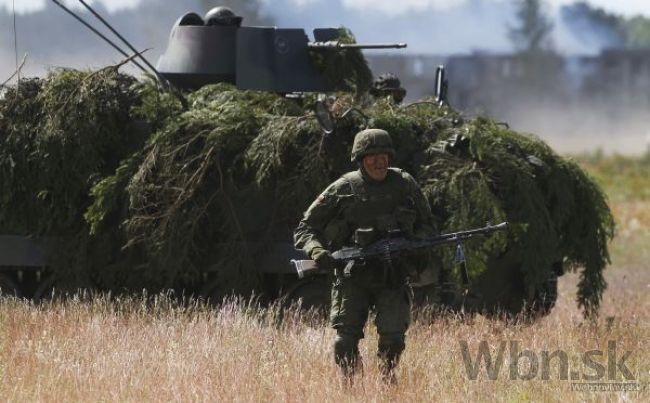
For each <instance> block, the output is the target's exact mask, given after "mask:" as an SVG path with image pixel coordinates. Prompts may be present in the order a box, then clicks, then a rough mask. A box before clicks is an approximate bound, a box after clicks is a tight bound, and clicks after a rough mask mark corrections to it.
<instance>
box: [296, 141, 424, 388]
mask: <svg viewBox="0 0 650 403" xmlns="http://www.w3.org/2000/svg"><path fill="white" fill-rule="evenodd" d="M368 132H370V134H373V133H375V134H376V133H377V132H383V133H385V137H384V138H383V139H384V140H385V138H386V137H387V138H388V140H390V137H389V136H388V134H387V133H386V132H384V131H378V130H367V131H363V132H360V133H359V134H358V135H357V136H356V138H355V147H353V160H356V161H360V160H361V158H362V157H363V156H365V155H367V154H370V153H373V152H374V153H387V154H390V155H393V154H394V151H393V150H392V143H390V147H388V146H387V145H386V144H383V146H385V147H382V144H378V142H377V141H374V142H373V139H372V138H371V139H370V140H368V139H367V138H366V140H368V141H367V144H361V145H359V144H358V143H359V142H363V140H364V139H363V138H361V139H360V136H361V137H363V134H364V133H365V134H368ZM379 134H380V135H381V134H382V133H379ZM366 137H367V136H366ZM370 137H372V136H370ZM380 137H381V136H380ZM380 140H382V138H380ZM379 143H381V141H380V142H379ZM355 148H356V149H357V150H356V151H357V152H356V153H355V151H354V150H355ZM359 150H361V151H359ZM359 228H373V229H374V230H375V232H376V237H377V238H379V237H383V236H385V235H386V234H387V232H388V231H389V230H395V229H399V230H401V231H403V233H404V234H405V235H406V236H409V237H427V236H430V235H431V233H432V228H431V211H430V209H429V205H428V203H427V201H426V199H425V197H424V195H423V194H422V192H421V190H420V188H419V186H418V184H417V182H416V181H415V180H414V179H413V177H412V176H411V175H409V174H408V173H407V172H405V171H402V170H400V169H397V168H389V170H388V174H387V176H386V178H385V179H384V180H383V181H381V182H377V181H374V180H373V179H371V178H370V177H369V176H368V175H367V174H366V173H365V172H364V170H363V168H361V167H360V169H359V170H358V171H354V172H349V173H347V174H345V175H343V176H342V177H341V178H339V179H338V180H337V181H335V182H334V183H332V184H331V185H330V186H328V187H327V189H325V191H324V192H323V193H322V194H321V195H320V196H319V197H318V198H317V199H316V200H315V201H314V202H313V203H312V205H311V206H310V207H309V209H308V210H307V211H306V212H305V215H304V218H303V219H302V221H301V222H300V224H299V225H298V228H297V229H296V231H295V234H294V239H295V245H296V247H297V248H302V249H303V250H304V251H305V252H306V253H307V254H308V255H309V256H310V257H311V258H312V259H314V260H316V261H317V262H318V261H319V259H318V257H319V254H320V253H322V252H323V251H335V250H338V249H340V248H341V247H342V246H344V245H351V244H353V243H354V240H353V238H354V234H355V230H357V229H359ZM416 269H417V267H414V265H413V264H408V259H398V260H396V261H394V263H393V264H392V265H391V266H388V265H386V264H385V263H383V262H381V261H379V260H376V259H369V260H367V261H366V262H365V265H360V264H359V265H355V266H354V267H353V268H352V271H351V275H350V276H349V277H346V276H344V275H343V273H342V272H341V271H342V270H341V267H337V268H336V275H335V281H334V284H333V286H332V306H331V311H330V320H331V323H332V326H333V327H334V328H335V329H336V331H337V336H336V339H335V342H334V354H335V360H336V362H337V364H339V365H340V366H341V367H342V369H343V370H344V373H346V374H350V373H351V371H354V369H355V366H356V365H357V364H359V363H360V362H359V350H358V343H359V340H360V339H361V338H363V328H364V325H365V323H366V320H367V318H368V311H369V309H370V308H371V307H374V309H375V311H376V319H375V325H376V326H377V332H378V334H379V343H378V344H379V345H378V355H379V357H380V358H381V362H382V372H383V373H384V374H389V373H390V375H391V376H392V372H393V371H392V370H393V369H394V367H395V365H396V364H397V361H398V359H399V356H400V354H401V352H402V351H403V350H404V347H405V344H404V340H405V338H404V335H405V332H406V329H407V328H408V326H409V322H410V305H411V289H410V287H409V286H408V284H407V281H406V278H407V274H408V273H409V272H413V271H414V270H416Z"/></svg>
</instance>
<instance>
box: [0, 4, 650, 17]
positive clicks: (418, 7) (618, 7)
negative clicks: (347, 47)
mask: <svg viewBox="0 0 650 403" xmlns="http://www.w3.org/2000/svg"><path fill="white" fill-rule="evenodd" d="M14 1H15V5H16V10H17V11H21V12H25V11H30V10H35V9H39V8H40V7H42V6H43V5H44V4H45V2H46V1H50V0H0V5H2V6H4V7H9V8H10V9H11V7H12V3H13V2H14ZM97 1H101V2H102V3H104V5H105V7H106V8H108V9H109V10H111V11H112V10H115V9H120V8H126V7H132V6H135V5H137V4H138V2H139V0H89V1H88V2H89V3H91V4H92V3H95V2H97ZM173 1H177V0H173ZM261 1H263V2H265V3H269V4H272V3H273V0H261ZM292 1H293V2H294V3H296V4H297V5H298V6H301V5H308V4H309V3H312V2H319V1H322V0H292ZM466 1H467V0H402V1H401V2H399V6H396V5H395V4H396V2H395V0H342V3H343V4H344V5H345V6H346V7H349V8H356V9H369V8H374V9H375V10H378V11H383V12H390V13H392V14H394V13H395V12H396V11H398V12H402V13H406V12H408V11H424V10H432V9H439V8H453V7H455V6H459V5H462V4H463V3H465V2H466ZM483 1H485V2H503V1H509V0H483ZM546 1H547V2H548V3H549V4H550V5H551V6H553V7H559V6H561V5H564V4H570V3H574V2H575V1H576V0H546ZM64 3H66V4H70V5H73V4H79V3H78V1H76V0H64ZM589 3H591V4H593V5H596V6H599V7H602V8H604V9H606V10H608V11H611V12H616V13H620V14H625V15H628V16H629V15H634V14H643V15H646V16H650V0H589Z"/></svg>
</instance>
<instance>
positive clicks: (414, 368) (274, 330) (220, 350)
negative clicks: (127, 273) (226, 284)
mask: <svg viewBox="0 0 650 403" xmlns="http://www.w3.org/2000/svg"><path fill="white" fill-rule="evenodd" d="M617 158H618V157H608V158H604V157H597V156H592V157H581V158H579V161H580V163H581V164H583V165H584V166H585V167H587V168H588V169H589V171H590V172H591V173H592V174H593V175H594V176H595V177H596V179H597V180H598V181H599V182H600V183H601V184H603V186H604V187H605V189H606V191H607V192H608V194H609V195H610V201H611V207H612V209H613V211H614V213H615V215H616V219H617V223H618V228H619V229H618V236H617V238H616V239H615V240H614V242H613V244H612V248H611V250H612V266H611V267H610V268H608V270H607V271H606V278H607V280H608V284H609V286H608V289H607V291H606V292H605V296H604V300H603V306H602V309H601V315H600V318H599V319H598V320H597V321H596V322H595V323H588V322H585V321H583V319H582V316H581V314H580V312H579V310H578V309H577V307H576V305H575V302H574V298H575V289H576V287H575V286H576V283H577V278H576V276H575V275H571V274H569V275H566V276H564V277H562V278H561V281H560V297H559V300H558V304H557V306H556V308H555V309H554V310H553V312H552V313H551V314H550V315H549V316H547V317H545V318H543V319H541V320H539V321H537V322H535V323H534V324H530V325H523V324H507V323H503V322H500V321H492V320H488V319H485V318H483V317H481V316H477V317H474V318H472V319H466V320H463V319H461V318H458V317H450V316H443V317H439V318H438V319H435V320H428V319H420V320H418V321H416V323H414V325H413V326H412V327H411V329H410V330H409V333H408V336H407V337H408V339H407V350H406V352H405V354H404V356H403V360H402V362H401V364H400V367H399V371H398V378H399V384H398V385H397V386H396V387H387V386H385V385H384V384H382V382H381V381H380V379H379V374H378V371H377V369H376V360H375V358H374V349H375V346H376V342H377V336H376V333H375V331H374V329H373V328H372V327H371V326H369V327H368V328H367V329H366V338H365V339H364V340H363V341H362V345H361V350H362V355H363V357H364V359H365V361H364V364H365V365H364V376H363V377H360V378H358V379H357V381H356V382H355V384H354V385H353V386H352V387H351V388H346V387H344V386H343V385H342V384H341V382H340V380H339V378H338V377H337V371H336V368H335V366H334V363H333V359H332V352H331V341H332V338H333V331H332V330H331V329H329V328H328V327H327V326H325V325H324V324H323V323H321V322H319V320H318V319H314V318H310V317H301V316H300V315H299V314H297V313H296V312H289V313H284V314H280V313H279V312H278V311H277V310H276V309H275V308H271V309H267V310H259V309H254V308H252V307H249V306H247V305H246V304H245V303H241V302H232V303H230V304H227V305H225V306H223V307H221V308H220V309H212V308H209V307H206V306H204V305H202V304H200V303H190V304H186V305H182V306H179V305H177V304H175V303H174V302H173V301H172V300H171V299H169V298H167V297H165V296H159V297H156V298H153V299H150V303H144V302H143V301H144V299H143V298H135V297H134V298H129V299H121V300H115V299H113V300H111V299H109V298H108V297H98V298H94V299H88V298H78V299H74V300H68V301H66V302H58V303H51V304H43V305H41V306H35V305H33V304H31V303H29V302H25V301H16V300H11V299H4V300H2V301H1V302H0V396H2V398H3V400H8V401H115V400H117V401H136V400H157V401H158V400H173V401H187V400H193V401H194V400H196V401H215V400H216V401H231V400H232V401H242V402H243V401H251V400H254V401H396V400H407V401H494V400H496V401H520V400H524V401H541V400H543V401H557V400H563V401H586V400H597V401H648V400H650V386H649V384H648V383H649V382H650V298H648V293H649V292H650V270H648V269H649V268H650V263H648V262H649V259H650V247H649V246H648V245H650V194H649V193H648V191H649V190H650V178H649V176H650V175H647V173H648V172H650V171H649V169H648V168H650V162H648V160H650V158H649V159H646V160H642V159H641V160H630V159H625V158H618V159H617ZM629 172H638V173H639V174H638V175H636V174H630V173H629ZM280 316H282V320H280V318H279V317H280ZM482 341H485V342H486V343H487V345H488V346H489V347H490V351H491V356H492V359H493V361H497V360H496V356H497V353H498V350H499V348H500V346H501V344H500V343H502V342H506V344H505V345H504V352H503V358H504V359H503V365H502V368H501V369H500V371H499V372H498V373H496V374H494V375H496V376H495V377H496V379H494V380H492V379H489V376H488V374H487V371H486V370H485V365H482V366H481V367H480V370H479V373H478V374H477V376H476V379H472V378H474V376H470V375H471V374H469V373H468V372H472V371H471V369H472V368H470V370H469V371H468V369H467V368H466V365H469V366H470V367H472V366H473V365H474V364H475V361H476V355H477V352H478V349H479V345H480V343H481V342H482ZM511 342H517V343H518V346H519V349H520V350H530V352H528V353H527V352H523V353H522V354H523V356H522V357H524V358H521V359H519V360H518V364H519V365H518V366H517V365H516V364H515V365H513V366H511V365H510V362H511V361H517V360H516V359H513V357H511V354H512V353H513V352H512V349H511V348H510V347H513V346H514V345H513V343H511ZM463 345H466V346H467V349H468V353H469V355H470V356H471V360H470V361H471V362H468V361H467V360H464V359H463ZM545 351H546V352H551V353H552V352H555V351H559V352H557V353H555V355H557V356H562V354H563V353H566V362H567V364H568V369H567V371H566V374H567V376H568V378H569V379H561V378H563V374H564V370H563V369H562V368H560V365H559V362H560V361H561V360H562V359H563V358H562V357H559V358H558V357H556V358H555V359H552V360H551V361H550V366H549V368H550V371H547V372H548V376H547V377H546V378H548V379H543V378H544V376H543V374H542V373H543V372H545V371H544V365H543V364H544V363H543V361H544V360H543V355H544V352H545ZM614 352H616V358H615V359H614V357H613V355H614ZM585 354H590V355H589V356H587V358H589V357H591V358H590V360H591V361H589V360H587V363H586V364H585V362H583V360H585ZM626 354H627V356H626ZM531 356H534V359H535V360H537V361H538V368H537V371H533V370H534V369H535V368H534V367H535V365H532V366H531V360H530V359H529V358H525V357H531ZM516 357H517V352H516V351H515V352H514V358H516ZM625 357H627V358H625ZM622 358H625V360H624V362H623V363H622V364H621V363H620V362H619V367H618V368H617V365H616V363H617V362H618V361H619V360H621V359H622ZM609 361H613V363H610V362H609ZM531 367H533V368H531ZM628 369H629V374H628V373H625V370H628ZM610 370H614V372H615V373H612V375H614V377H613V378H612V379H609V375H610V373H609V372H610ZM511 371H512V372H513V374H512V375H514V378H516V379H511V378H512V377H511ZM574 372H575V373H574ZM599 372H602V374H600V373H599ZM527 375H530V376H529V378H531V379H528V380H525V379H521V378H526V377H527ZM533 375H535V376H533ZM576 375H577V377H578V378H580V379H575V380H573V381H572V380H571V378H575V377H576ZM584 375H601V376H600V377H596V378H600V379H598V380H593V381H590V382H606V383H608V385H609V386H607V387H616V386H619V387H620V386H626V387H629V388H633V389H641V390H633V391H627V392H605V391H584V390H575V389H576V388H587V386H585V385H584V384H583V382H586V380H585V379H584V378H585V376H584ZM625 375H627V376H628V377H629V378H631V379H626V377H625ZM576 382H578V384H576ZM576 385H577V386H576ZM612 385H613V386H612ZM592 387H595V386H593V385H592Z"/></svg>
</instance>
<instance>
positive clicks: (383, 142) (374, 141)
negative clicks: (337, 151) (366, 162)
mask: <svg viewBox="0 0 650 403" xmlns="http://www.w3.org/2000/svg"><path fill="white" fill-rule="evenodd" d="M380 153H382V154H388V155H389V156H390V157H391V158H392V157H394V156H395V149H394V148H393V140H392V139H391V138H390V134H388V132H387V131H386V130H381V129H366V130H362V131H360V132H359V133H357V135H356V136H354V143H353V144H352V155H351V157H352V158H351V159H352V162H355V161H360V160H361V159H362V158H363V157H365V156H366V155H368V154H380Z"/></svg>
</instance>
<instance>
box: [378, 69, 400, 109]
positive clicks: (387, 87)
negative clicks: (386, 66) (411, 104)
mask: <svg viewBox="0 0 650 403" xmlns="http://www.w3.org/2000/svg"><path fill="white" fill-rule="evenodd" d="M370 95H372V96H373V97H375V98H382V97H387V96H390V97H391V99H392V101H393V102H395V103H396V104H400V103H402V101H403V100H404V97H405V96H406V90H405V89H404V88H402V83H401V82H400V81H399V78H397V76H396V75H395V74H392V73H384V74H380V75H379V77H377V78H376V79H375V80H374V81H373V82H372V88H371V89H370Z"/></svg>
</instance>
